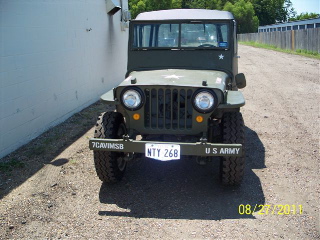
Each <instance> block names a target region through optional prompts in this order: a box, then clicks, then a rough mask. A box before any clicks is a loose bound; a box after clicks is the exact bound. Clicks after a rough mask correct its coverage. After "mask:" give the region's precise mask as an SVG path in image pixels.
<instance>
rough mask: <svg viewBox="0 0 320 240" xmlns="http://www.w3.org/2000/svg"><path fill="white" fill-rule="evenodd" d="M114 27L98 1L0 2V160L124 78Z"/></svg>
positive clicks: (116, 21)
mask: <svg viewBox="0 0 320 240" xmlns="http://www.w3.org/2000/svg"><path fill="white" fill-rule="evenodd" d="M122 2H123V3H122V4H123V9H128V1H127V0H125V1H122ZM120 21H121V11H119V12H118V13H116V14H115V15H113V16H109V15H108V14H107V11H106V3H105V0H0V158H1V157H3V156H5V155H7V154H8V153H10V152H11V151H13V150H15V149H17V148H18V147H20V146H22V145H23V144H26V143H27V142H28V141H30V140H31V139H32V138H35V137H36V136H38V135H39V134H41V133H42V132H44V131H45V130H47V129H48V128H50V127H52V126H54V125H56V124H58V123H60V122H62V121H64V120H65V119H67V118H68V117H70V116H71V115H72V114H74V113H75V112H77V111H80V110H81V109H83V108H84V107H86V106H88V105H90V104H91V103H93V102H95V101H97V100H98V99H99V97H100V95H101V94H102V93H104V92H106V91H107V90H109V89H111V88H112V87H114V86H116V85H117V83H119V82H120V81H121V80H122V79H123V78H124V74H125V71H126V62H127V41H128V29H126V30H125V31H121V23H120ZM90 28H91V29H92V30H91V31H87V29H90Z"/></svg>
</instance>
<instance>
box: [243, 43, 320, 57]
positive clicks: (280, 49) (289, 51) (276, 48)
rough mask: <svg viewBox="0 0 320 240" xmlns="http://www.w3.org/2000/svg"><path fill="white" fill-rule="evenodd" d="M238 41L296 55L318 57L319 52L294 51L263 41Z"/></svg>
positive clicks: (319, 55)
mask: <svg viewBox="0 0 320 240" xmlns="http://www.w3.org/2000/svg"><path fill="white" fill-rule="evenodd" d="M239 43H240V44H243V45H247V46H252V47H258V48H265V49H270V50H275V51H279V52H284V53H290V54H296V55H301V56H305V57H311V58H316V59H320V54H319V53H317V52H311V51H307V50H303V49H297V50H296V51H293V50H288V49H282V48H278V47H277V46H274V45H268V44H264V43H257V42H239Z"/></svg>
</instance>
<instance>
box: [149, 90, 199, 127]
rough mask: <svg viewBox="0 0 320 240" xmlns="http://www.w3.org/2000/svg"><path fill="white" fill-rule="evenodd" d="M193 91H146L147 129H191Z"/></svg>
mask: <svg viewBox="0 0 320 240" xmlns="http://www.w3.org/2000/svg"><path fill="white" fill-rule="evenodd" d="M192 93H193V91H192V90H191V89H163V88H160V89H156V88H152V89H150V90H149V89H146V90H145V94H146V103H145V127H146V128H152V129H163V128H165V129H175V130H176V129H179V130H183V129H191V128H192V114H193V113H192V111H193V107H192V104H191V100H192V99H191V97H192Z"/></svg>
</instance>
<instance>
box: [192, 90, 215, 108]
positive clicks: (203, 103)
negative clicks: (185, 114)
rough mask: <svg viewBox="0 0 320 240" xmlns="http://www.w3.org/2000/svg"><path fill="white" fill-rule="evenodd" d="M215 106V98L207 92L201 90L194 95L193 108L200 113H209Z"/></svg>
mask: <svg viewBox="0 0 320 240" xmlns="http://www.w3.org/2000/svg"><path fill="white" fill-rule="evenodd" d="M214 105H215V97H214V96H213V94H212V93H211V92H209V91H206V90H203V91H200V92H198V93H196V95H195V97H194V106H195V108H196V109H197V110H198V111H200V112H209V111H211V110H212V109H213V107H214Z"/></svg>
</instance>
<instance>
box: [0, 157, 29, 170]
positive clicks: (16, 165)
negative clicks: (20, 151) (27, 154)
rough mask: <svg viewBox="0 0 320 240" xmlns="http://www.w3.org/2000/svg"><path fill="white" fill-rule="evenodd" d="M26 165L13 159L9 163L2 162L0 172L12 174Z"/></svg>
mask: <svg viewBox="0 0 320 240" xmlns="http://www.w3.org/2000/svg"><path fill="white" fill-rule="evenodd" d="M23 167H24V163H23V162H21V161H18V160H17V159H15V158H12V159H11V160H10V161H8V162H0V171H1V172H11V171H12V170H13V169H15V168H23Z"/></svg>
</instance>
